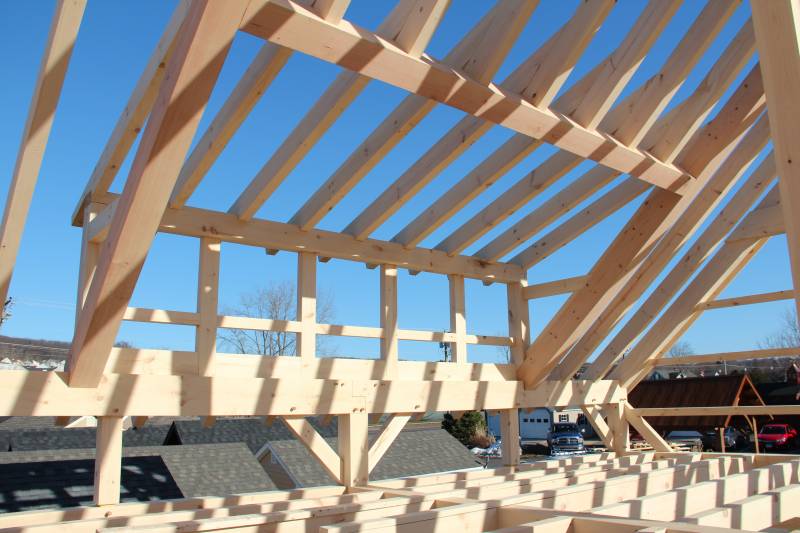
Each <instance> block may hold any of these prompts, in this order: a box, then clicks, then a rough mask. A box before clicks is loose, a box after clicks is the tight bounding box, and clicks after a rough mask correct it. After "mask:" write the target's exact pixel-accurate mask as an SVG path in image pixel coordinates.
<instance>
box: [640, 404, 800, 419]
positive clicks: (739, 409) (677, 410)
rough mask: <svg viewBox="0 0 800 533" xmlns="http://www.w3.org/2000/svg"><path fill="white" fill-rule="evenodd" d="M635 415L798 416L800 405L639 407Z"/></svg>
mask: <svg viewBox="0 0 800 533" xmlns="http://www.w3.org/2000/svg"><path fill="white" fill-rule="evenodd" d="M633 411H634V413H636V414H638V415H640V416H645V417H646V416H724V415H731V416H737V415H742V416H761V415H775V416H785V415H797V414H800V405H734V406H722V407H669V408H667V407H638V408H633Z"/></svg>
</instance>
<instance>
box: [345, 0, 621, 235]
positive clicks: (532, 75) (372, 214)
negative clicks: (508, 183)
mask: <svg viewBox="0 0 800 533" xmlns="http://www.w3.org/2000/svg"><path fill="white" fill-rule="evenodd" d="M611 7H612V3H611V2H608V1H606V0H601V1H597V2H585V3H583V4H581V5H580V6H579V7H578V8H577V10H576V11H575V13H574V15H573V17H572V18H570V19H569V21H568V22H567V23H566V24H565V25H564V26H563V27H562V28H561V29H560V30H559V31H558V32H556V33H555V34H554V35H553V36H552V37H550V39H548V40H547V42H546V43H545V44H543V45H542V46H541V47H540V48H539V49H538V50H536V52H534V53H533V54H532V55H531V56H530V57H529V58H528V59H527V60H525V61H524V62H523V63H522V64H521V65H520V66H519V67H518V68H517V69H516V70H515V71H514V72H513V73H512V74H511V75H509V76H508V78H506V79H505V80H504V81H503V82H502V83H501V84H500V85H501V86H502V87H503V88H504V89H506V90H508V91H510V92H512V93H515V94H521V95H522V96H523V97H524V98H526V99H527V100H528V101H530V102H532V103H534V104H535V105H539V106H548V105H549V104H550V102H551V101H552V100H553V98H554V97H555V95H556V93H557V92H558V90H559V88H560V87H561V86H562V84H563V83H564V82H565V81H566V79H567V76H568V75H569V73H570V72H571V71H572V68H573V67H574V66H575V62H577V60H578V58H579V57H580V52H581V51H583V49H584V48H585V47H586V46H587V45H588V43H589V39H590V38H591V36H592V34H593V33H594V31H595V30H597V28H598V26H599V25H600V24H601V23H602V21H603V20H605V17H606V16H607V15H608V12H609V11H610V9H611ZM490 127H491V124H490V123H487V122H485V121H484V120H482V119H480V118H476V117H472V116H467V117H465V118H463V119H462V120H460V121H459V122H458V124H456V125H455V126H454V127H452V128H451V129H450V130H449V131H448V132H447V133H446V134H445V135H444V136H443V137H442V138H441V139H440V140H439V141H438V142H436V143H435V144H434V145H433V146H432V147H431V149H430V150H428V151H427V152H426V153H425V154H424V155H423V156H422V157H421V158H420V159H419V160H417V161H416V162H415V163H414V164H413V165H412V166H411V167H410V168H409V169H408V170H407V171H406V172H404V173H403V174H402V175H401V176H400V177H399V178H398V179H397V180H395V182H394V183H392V185H390V186H389V187H388V188H387V189H386V190H385V191H384V192H383V193H382V194H381V195H380V196H379V197H378V198H377V199H375V200H374V201H373V202H372V203H371V204H370V205H369V207H367V208H366V209H365V210H364V211H363V212H362V213H361V214H360V215H359V216H358V217H357V219H356V220H359V221H360V222H359V224H358V227H359V228H360V229H359V231H358V233H357V234H356V237H364V236H367V235H369V234H370V233H371V232H372V231H374V230H375V228H377V227H378V226H380V225H381V224H382V223H383V222H385V221H386V220H387V219H388V218H389V217H390V216H391V215H392V214H394V213H395V212H397V211H398V210H399V209H400V208H401V207H402V206H403V204H405V203H406V202H408V201H409V200H410V199H411V197H413V196H414V195H415V194H417V193H418V192H419V191H420V190H421V189H422V188H423V187H424V186H425V185H426V184H427V183H429V182H430V181H431V180H433V179H434V178H435V177H436V176H437V175H438V174H439V173H440V172H441V170H442V169H443V168H444V167H445V166H447V165H449V164H450V163H451V162H452V161H454V160H455V159H456V158H457V157H458V156H460V155H461V154H462V153H463V152H464V151H465V150H467V149H468V148H469V147H470V146H472V144H473V143H474V142H476V141H477V139H478V138H479V137H481V136H482V135H484V134H485V133H486V131H488V130H489V128H490ZM538 145H539V143H538V142H536V141H535V140H533V139H530V138H528V137H527V136H523V135H515V136H514V137H513V138H512V139H510V140H509V141H507V142H505V143H504V144H503V146H502V147H501V148H499V149H498V150H497V151H495V152H494V154H492V156H490V158H489V159H487V160H486V161H485V162H483V163H481V164H480V165H478V167H476V168H475V169H474V170H473V171H471V172H470V173H468V174H467V176H466V177H464V178H463V179H462V180H461V181H460V182H459V183H458V184H457V185H456V186H455V187H453V188H451V190H450V191H448V192H447V193H446V194H445V195H444V196H442V198H441V199H439V200H437V201H434V202H433V203H432V204H431V206H430V208H429V209H428V210H426V211H425V212H424V213H422V214H421V215H420V216H419V217H417V218H416V219H415V220H414V221H413V222H411V223H410V224H409V225H408V226H406V227H405V228H404V229H403V230H401V231H400V232H399V233H398V234H397V235H396V236H395V237H394V239H393V240H394V241H395V242H400V243H402V244H403V245H405V246H407V247H412V246H416V245H418V244H419V243H420V241H422V239H424V238H425V237H427V236H428V235H429V234H430V233H432V232H433V231H434V230H435V229H436V228H437V227H439V225H441V223H442V221H443V220H444V217H446V216H447V215H449V214H451V213H452V212H453V211H454V210H456V209H458V208H459V207H460V206H463V205H464V204H466V203H467V202H468V201H469V200H470V199H471V198H474V197H475V196H476V195H477V194H478V193H480V192H481V191H482V190H484V189H485V187H488V186H489V185H490V184H491V183H492V182H493V181H495V180H496V177H497V176H498V175H500V174H501V173H505V172H506V171H507V170H508V169H509V168H511V166H513V165H514V164H516V163H517V162H518V161H519V160H520V159H521V158H523V157H525V156H526V155H527V154H529V153H530V152H531V151H533V150H534V149H535V148H536V147H537V146H538ZM487 168H491V169H492V170H491V171H490V172H488V173H487V172H485V171H484V169H487Z"/></svg>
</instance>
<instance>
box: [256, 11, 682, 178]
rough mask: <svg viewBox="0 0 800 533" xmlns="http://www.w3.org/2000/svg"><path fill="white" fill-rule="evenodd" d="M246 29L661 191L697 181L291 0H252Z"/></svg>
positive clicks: (508, 93) (500, 89) (562, 117)
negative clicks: (650, 185) (561, 150)
mask: <svg viewBox="0 0 800 533" xmlns="http://www.w3.org/2000/svg"><path fill="white" fill-rule="evenodd" d="M241 29H242V30H243V31H245V32H247V33H251V34H253V35H255V36H257V37H261V38H263V39H266V40H268V41H270V42H274V43H276V44H280V45H281V46H285V47H287V48H290V49H293V50H296V51H298V52H302V53H305V54H308V55H311V56H314V57H316V58H318V59H321V60H323V61H328V62H331V63H334V64H337V65H339V66H341V67H343V68H346V69H348V70H352V71H354V72H358V73H359V74H361V75H362V76H367V77H370V78H373V79H377V80H380V81H383V82H385V83H388V84H389V85H393V86H395V87H398V88H401V89H405V90H407V91H409V92H411V93H413V94H417V95H419V96H422V97H425V98H430V99H431V100H435V101H436V102H439V103H443V104H446V105H449V106H452V107H455V108H457V109H460V110H462V111H465V112H466V113H469V114H471V115H474V116H476V117H478V118H482V119H484V120H487V121H489V122H493V123H495V124H500V125H502V126H505V127H507V128H509V129H511V130H514V131H516V132H518V133H522V134H524V135H527V136H529V137H532V138H534V139H541V140H543V141H545V142H548V143H551V144H554V145H555V146H558V147H559V148H562V149H564V150H567V151H569V152H572V153H574V154H576V155H578V156H581V157H586V158H590V159H592V160H594V161H597V162H598V163H600V164H603V165H605V166H607V167H610V168H613V169H615V170H618V171H620V172H623V173H627V174H632V175H634V176H636V177H638V178H640V179H642V180H644V181H646V182H649V183H653V184H656V185H658V186H660V187H663V188H668V189H670V190H679V189H680V188H681V187H682V186H683V185H685V184H686V183H687V182H688V181H690V180H691V179H692V177H691V176H689V175H687V174H686V173H684V172H683V171H682V170H680V169H679V168H678V167H676V166H674V165H671V164H667V163H664V162H662V161H659V160H657V159H655V158H654V157H653V156H651V155H650V154H648V153H646V152H642V151H641V150H638V149H637V148H635V147H630V146H625V145H623V144H622V143H620V142H619V141H617V140H615V139H614V138H613V137H611V136H610V135H608V134H605V133H602V132H599V131H597V130H594V129H587V128H584V127H582V126H580V125H579V124H577V123H576V122H575V121H573V120H571V119H570V118H569V117H567V116H565V115H563V114H561V113H557V112H555V111H552V110H551V109H546V108H540V107H537V106H535V105H533V104H531V103H530V102H528V101H526V100H525V99H523V98H522V97H521V96H520V95H518V94H514V93H513V92H512V91H508V90H506V89H504V88H503V87H499V86H496V85H494V84H484V83H481V82H479V81H476V80H474V79H472V78H470V77H468V76H467V75H465V74H464V73H462V72H460V71H459V70H456V69H454V68H452V67H449V66H447V65H445V64H443V63H441V62H439V61H436V60H434V59H432V58H430V57H428V56H423V57H421V58H417V57H415V56H413V55H411V54H408V53H406V52H403V51H402V50H401V49H400V48H398V47H397V46H396V45H394V44H392V43H391V42H390V41H387V40H385V39H382V38H381V37H379V36H378V35H376V34H375V33H373V32H371V31H369V30H366V29H364V28H360V27H357V26H354V25H353V24H350V23H349V22H347V21H342V22H341V23H339V24H332V23H330V22H328V21H325V20H324V19H322V18H320V17H319V16H317V15H315V14H314V13H313V12H311V11H310V10H308V9H306V8H304V7H303V6H301V5H299V4H297V3H295V2H292V1H291V0H269V1H268V0H257V1H254V2H252V3H251V4H250V7H249V9H248V12H247V13H246V14H245V16H244V18H243V24H242V26H241Z"/></svg>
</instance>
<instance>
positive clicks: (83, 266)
mask: <svg viewBox="0 0 800 533" xmlns="http://www.w3.org/2000/svg"><path fill="white" fill-rule="evenodd" d="M102 208H103V205H102V204H94V203H92V204H89V205H88V206H87V207H86V209H85V210H84V212H83V225H84V229H83V231H82V232H81V258H80V264H79V266H78V291H77V295H76V301H75V323H76V324H77V323H78V317H79V316H80V313H81V309H83V303H84V302H85V301H86V295H87V293H88V291H89V287H90V286H91V284H92V277H93V276H94V272H95V269H96V268H97V257H98V256H99V255H100V245H99V244H97V243H94V242H91V240H90V239H89V231H88V230H89V224H91V222H92V221H93V220H94V218H96V217H97V216H98V214H99V213H100V212H101V211H102ZM4 301H5V300H4Z"/></svg>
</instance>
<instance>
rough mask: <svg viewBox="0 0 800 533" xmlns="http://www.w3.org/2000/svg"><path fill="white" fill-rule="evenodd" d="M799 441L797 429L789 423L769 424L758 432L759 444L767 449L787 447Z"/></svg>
mask: <svg viewBox="0 0 800 533" xmlns="http://www.w3.org/2000/svg"><path fill="white" fill-rule="evenodd" d="M796 441H797V430H796V429H794V428H793V427H792V426H790V425H789V424H767V425H765V426H764V427H762V428H761V431H759V432H758V444H759V446H761V447H762V448H763V449H765V450H769V449H772V448H787V447H789V446H792V445H794V444H795V442H796Z"/></svg>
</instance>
